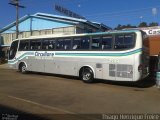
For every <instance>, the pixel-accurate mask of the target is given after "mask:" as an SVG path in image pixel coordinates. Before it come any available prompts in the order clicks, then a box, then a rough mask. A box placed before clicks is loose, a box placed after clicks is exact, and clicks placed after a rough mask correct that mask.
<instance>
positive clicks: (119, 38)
mask: <svg viewBox="0 0 160 120" xmlns="http://www.w3.org/2000/svg"><path fill="white" fill-rule="evenodd" d="M114 49H124V35H116V36H115V44H114Z"/></svg>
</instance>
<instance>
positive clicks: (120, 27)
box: [114, 24, 136, 30]
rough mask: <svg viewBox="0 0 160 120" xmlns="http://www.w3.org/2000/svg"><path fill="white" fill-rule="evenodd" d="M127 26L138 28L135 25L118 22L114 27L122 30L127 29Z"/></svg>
mask: <svg viewBox="0 0 160 120" xmlns="http://www.w3.org/2000/svg"><path fill="white" fill-rule="evenodd" d="M125 28H136V26H133V25H131V24H127V25H120V24H118V26H117V27H116V28H114V29H115V30H122V29H125Z"/></svg>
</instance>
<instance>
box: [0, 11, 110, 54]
mask: <svg viewBox="0 0 160 120" xmlns="http://www.w3.org/2000/svg"><path fill="white" fill-rule="evenodd" d="M110 29H111V28H109V27H107V26H106V25H104V24H101V23H96V22H91V21H88V20H86V19H77V18H72V17H66V16H59V15H52V14H45V13H36V14H34V15H26V16H24V17H22V18H20V19H19V36H18V37H19V38H27V37H30V36H34V35H46V34H80V33H91V32H98V31H107V30H110ZM15 38H16V22H13V23H11V24H9V25H7V26H5V27H4V28H3V29H2V30H0V57H2V56H4V55H5V53H6V51H7V50H6V49H7V48H8V47H9V46H10V44H11V42H12V40H14V39H15Z"/></svg>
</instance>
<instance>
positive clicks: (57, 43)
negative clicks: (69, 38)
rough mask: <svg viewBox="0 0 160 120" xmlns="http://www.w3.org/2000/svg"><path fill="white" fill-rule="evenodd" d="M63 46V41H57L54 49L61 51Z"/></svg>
mask: <svg viewBox="0 0 160 120" xmlns="http://www.w3.org/2000/svg"><path fill="white" fill-rule="evenodd" d="M63 47H64V44H63V39H58V40H57V42H56V49H57V50H63Z"/></svg>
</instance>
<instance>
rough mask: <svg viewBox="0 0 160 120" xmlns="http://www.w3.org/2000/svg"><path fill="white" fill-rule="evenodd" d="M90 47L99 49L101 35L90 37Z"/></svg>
mask: <svg viewBox="0 0 160 120" xmlns="http://www.w3.org/2000/svg"><path fill="white" fill-rule="evenodd" d="M91 47H92V49H93V50H94V49H101V37H92V44H91Z"/></svg>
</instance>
